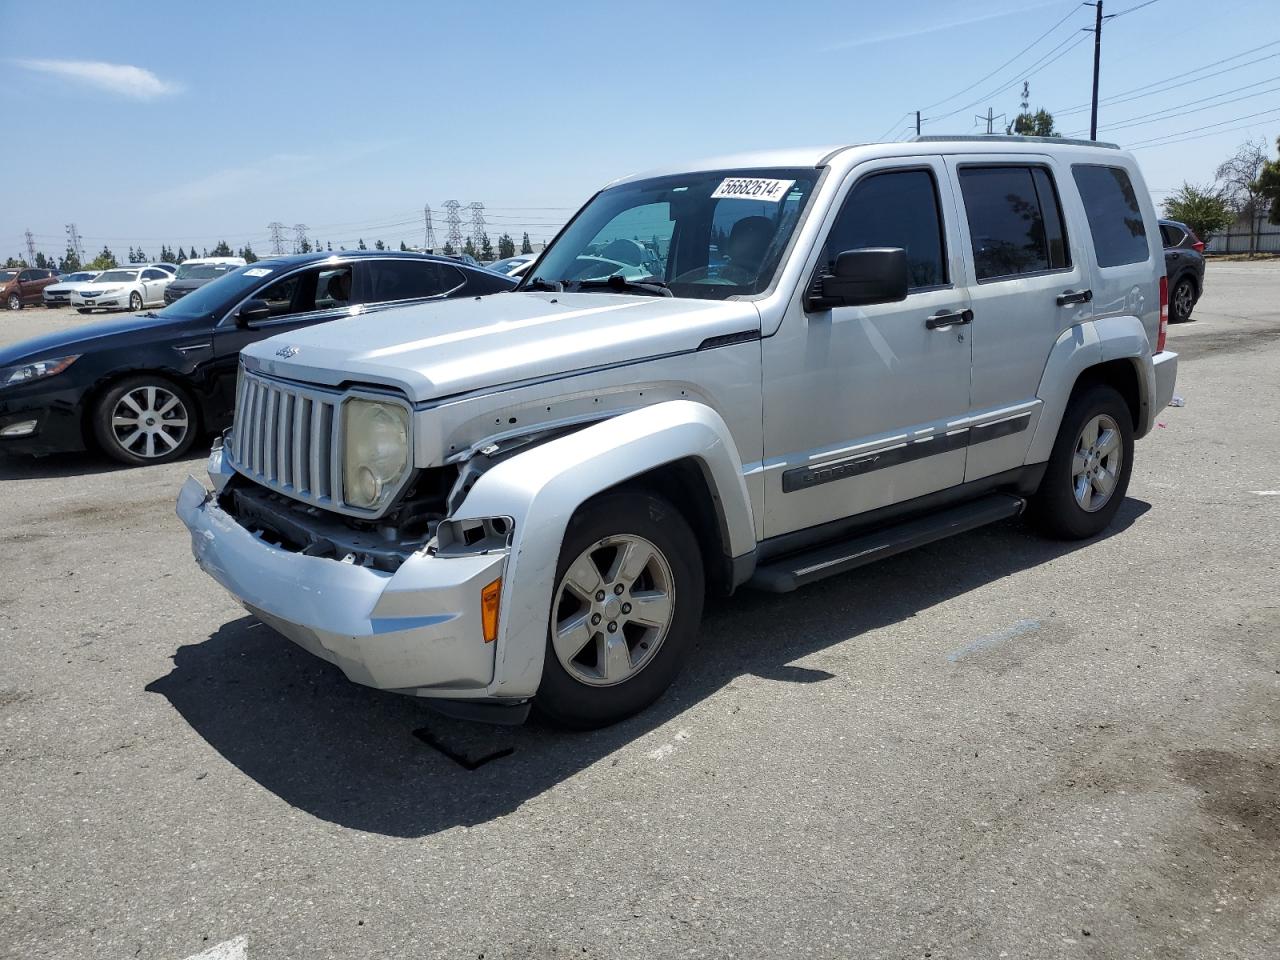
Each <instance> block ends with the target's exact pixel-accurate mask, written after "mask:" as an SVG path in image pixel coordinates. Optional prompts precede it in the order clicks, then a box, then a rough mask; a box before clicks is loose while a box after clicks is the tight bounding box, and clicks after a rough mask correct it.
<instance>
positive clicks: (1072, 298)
mask: <svg viewBox="0 0 1280 960" xmlns="http://www.w3.org/2000/svg"><path fill="white" fill-rule="evenodd" d="M1092 299H1093V291H1092V290H1081V291H1080V292H1079V293H1074V292H1072V291H1071V290H1068V291H1066V292H1065V293H1060V294H1058V306H1060V307H1066V306H1070V305H1071V304H1073V303H1088V302H1089V301H1090V300H1092Z"/></svg>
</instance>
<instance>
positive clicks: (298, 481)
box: [228, 373, 342, 508]
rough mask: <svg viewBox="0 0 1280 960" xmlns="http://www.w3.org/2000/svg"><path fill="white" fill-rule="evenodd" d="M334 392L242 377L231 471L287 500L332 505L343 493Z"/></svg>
mask: <svg viewBox="0 0 1280 960" xmlns="http://www.w3.org/2000/svg"><path fill="white" fill-rule="evenodd" d="M341 402H342V397H341V396H340V395H338V394H334V393H328V392H325V391H321V390H315V389H310V388H306V387H300V386H297V385H294V384H288V385H285V384H281V383H277V382H274V381H270V380H265V379H262V378H260V377H257V376H254V375H253V374H251V373H245V374H244V377H243V378H242V380H241V384H240V391H239V395H238V396H237V397H236V415H235V427H234V429H233V430H232V433H231V441H230V443H229V445H228V446H229V449H230V451H231V458H232V463H233V465H234V466H235V468H236V469H237V470H238V471H239V472H240V473H242V474H244V475H245V476H247V477H248V478H249V479H251V480H254V481H256V482H257V483H260V484H261V485H262V486H264V487H268V488H269V489H272V490H277V491H279V492H280V493H283V494H286V495H287V496H290V497H294V498H295V499H298V500H302V501H305V502H306V503H311V504H315V505H316V506H318V507H330V508H332V507H335V506H336V505H337V504H338V501H339V500H340V499H341V494H342V474H341V470H342V466H341V463H340V461H339V456H338V451H339V449H340V447H339V442H338V429H339V422H338V421H339V416H338V412H339V406H340V404H341Z"/></svg>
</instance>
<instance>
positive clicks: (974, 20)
mask: <svg viewBox="0 0 1280 960" xmlns="http://www.w3.org/2000/svg"><path fill="white" fill-rule="evenodd" d="M1054 5H1055V4H1054V3H1053V2H1052V0H1049V2H1044V3H1034V4H1030V5H1027V6H1023V7H1018V8H1015V9H1012V10H998V11H994V12H992V11H988V12H986V13H977V14H972V15H965V16H960V17H954V18H952V19H949V20H933V21H932V22H927V21H926V22H925V23H924V25H923V26H918V27H911V28H908V29H905V30H890V31H885V32H882V33H874V34H866V35H864V36H861V37H856V38H854V39H852V40H842V41H837V42H835V43H832V44H829V45H828V46H826V47H824V48H823V49H824V50H828V51H831V50H851V49H853V48H854V47H865V46H869V45H871V44H874V43H885V42H887V41H890V40H906V39H908V38H909V37H919V36H923V35H924V34H927V33H940V32H942V31H944V30H956V29H958V28H960V27H968V26H972V25H973V24H978V23H986V22H987V21H989V20H1000V19H1002V18H1004V17H1009V16H1012V15H1014V14H1020V13H1026V12H1027V11H1028V10H1038V9H1040V8H1041V7H1049V6H1054Z"/></svg>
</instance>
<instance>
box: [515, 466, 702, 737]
mask: <svg viewBox="0 0 1280 960" xmlns="http://www.w3.org/2000/svg"><path fill="white" fill-rule="evenodd" d="M703 576H704V575H703V569H702V558H701V553H700V552H699V549H698V541H697V539H696V538H695V537H694V535H693V531H692V530H690V528H689V524H688V523H687V522H686V521H685V519H684V517H683V516H681V515H680V512H679V511H678V510H677V509H676V508H675V507H673V506H672V505H671V504H670V503H668V502H667V501H666V500H663V499H662V498H660V497H657V496H654V495H653V494H650V493H647V492H645V491H642V490H633V491H626V492H620V493H614V494H608V495H605V496H602V497H597V498H596V499H594V500H591V501H589V502H588V503H587V504H585V505H584V506H583V507H581V508H580V509H579V510H578V512H577V513H575V514H574V516H573V519H572V520H570V522H569V527H568V530H567V531H566V532H565V538H564V543H563V544H562V546H561V549H560V562H559V564H558V565H557V569H556V587H555V593H554V594H553V596H552V603H551V628H550V630H549V632H548V637H547V649H546V657H545V660H544V663H543V669H542V682H541V685H540V686H539V688H538V695H537V697H536V698H535V700H534V706H535V708H536V709H537V710H538V712H539V713H540V714H542V715H543V716H545V717H547V718H549V719H550V720H552V721H554V722H556V723H559V724H562V725H564V726H568V727H574V728H577V729H591V728H594V727H603V726H607V725H608V724H611V723H616V722H617V721H619V720H622V719H624V718H625V717H629V716H631V715H632V714H634V713H637V712H638V711H640V710H643V709H644V708H645V707H647V706H648V705H649V704H651V703H652V702H653V701H654V700H656V699H657V698H658V697H659V696H661V694H662V692H663V691H664V690H666V689H667V687H669V686H670V685H671V682H672V681H673V680H674V679H675V677H676V674H678V673H679V672H680V667H681V665H682V664H683V663H684V659H685V657H686V656H687V655H688V652H689V650H690V648H691V647H692V646H693V642H694V637H695V636H696V634H697V631H698V624H699V623H700V622H701V620H702V602H703V593H704V579H703Z"/></svg>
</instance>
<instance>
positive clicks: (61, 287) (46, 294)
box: [40, 270, 102, 307]
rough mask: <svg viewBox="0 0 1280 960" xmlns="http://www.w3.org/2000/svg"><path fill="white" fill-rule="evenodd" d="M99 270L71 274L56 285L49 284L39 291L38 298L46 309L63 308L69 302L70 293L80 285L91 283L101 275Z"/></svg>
mask: <svg viewBox="0 0 1280 960" xmlns="http://www.w3.org/2000/svg"><path fill="white" fill-rule="evenodd" d="M101 272H102V271H100V270H81V271H80V272H79V273H73V274H71V275H70V276H68V277H66V278H65V279H63V280H60V281H58V282H57V283H51V284H49V286H47V287H45V288H44V290H42V291H41V293H40V296H41V297H42V298H43V300H44V305H45V306H46V307H65V306H66V305H67V304H69V303H70V302H71V291H73V290H74V289H75V288H76V287H78V286H79V285H80V284H82V283H92V282H93V281H94V280H95V279H97V277H98V276H99V275H100V274H101Z"/></svg>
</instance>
